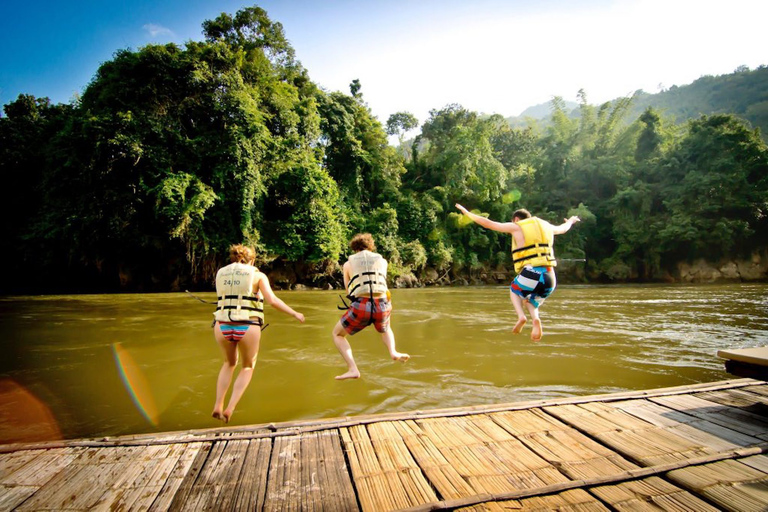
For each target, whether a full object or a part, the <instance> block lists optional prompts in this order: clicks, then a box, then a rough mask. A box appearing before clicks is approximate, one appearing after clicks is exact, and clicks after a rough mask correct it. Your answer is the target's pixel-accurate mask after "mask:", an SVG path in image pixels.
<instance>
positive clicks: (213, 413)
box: [211, 411, 224, 420]
mask: <svg viewBox="0 0 768 512" xmlns="http://www.w3.org/2000/svg"><path fill="white" fill-rule="evenodd" d="M211 416H213V417H214V418H216V419H217V420H223V419H224V417H223V416H222V415H221V411H213V412H212V413H211Z"/></svg>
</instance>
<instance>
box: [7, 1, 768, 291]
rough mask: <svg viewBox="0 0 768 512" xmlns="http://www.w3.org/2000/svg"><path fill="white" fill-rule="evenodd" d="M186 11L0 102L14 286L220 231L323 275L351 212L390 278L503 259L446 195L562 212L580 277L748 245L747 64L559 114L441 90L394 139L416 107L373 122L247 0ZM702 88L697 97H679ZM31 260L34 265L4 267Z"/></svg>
mask: <svg viewBox="0 0 768 512" xmlns="http://www.w3.org/2000/svg"><path fill="white" fill-rule="evenodd" d="M203 28H204V34H205V40H204V41H200V42H194V41H191V42H189V43H187V44H186V45H185V46H184V47H180V46H178V45H175V44H167V45H148V46H146V47H143V48H141V49H139V50H135V51H134V50H120V51H118V52H117V53H115V55H114V58H113V59H112V60H110V61H107V62H105V63H103V64H102V66H101V67H100V68H99V70H98V72H97V73H96V75H95V76H94V78H93V80H92V82H91V83H90V84H89V85H88V87H87V88H86V90H85V92H84V94H83V96H82V99H81V100H80V101H79V102H78V103H77V104H74V105H50V103H49V101H48V100H47V99H45V98H40V99H38V98H34V97H32V96H28V95H21V96H19V98H18V99H17V100H15V101H13V102H11V103H9V104H7V105H5V108H4V111H5V116H4V117H0V174H1V175H2V178H3V180H4V184H5V187H4V190H5V191H6V192H5V197H4V201H3V202H2V208H3V212H2V213H3V215H2V219H3V220H2V223H3V233H4V236H3V237H2V243H3V244H4V247H3V249H5V250H4V251H2V252H3V254H4V258H5V261H4V263H5V268H6V269H8V270H9V274H10V275H11V277H10V278H9V280H8V282H9V283H10V285H13V286H17V287H20V286H21V285H22V284H23V285H24V286H27V287H28V288H29V289H30V290H39V289H43V288H50V287H52V286H61V287H62V289H64V290H72V289H73V285H76V284H80V283H82V284H83V285H84V286H85V285H88V286H91V287H92V288H94V289H100V290H104V289H117V288H123V289H125V288H128V289H142V287H144V288H147V287H150V288H152V287H154V288H156V289H169V288H171V287H176V288H178V287H179V286H182V285H187V284H196V283H197V284H201V285H202V284H204V283H205V284H208V283H210V282H211V279H212V277H213V274H214V272H215V270H216V268H217V267H218V266H219V265H220V264H221V263H222V262H223V256H224V254H225V253H226V248H227V246H228V245H229V244H231V243H234V242H245V243H249V244H252V245H254V246H256V248H257V251H258V252H259V257H260V260H261V261H264V262H268V263H269V264H272V265H289V266H291V265H292V266H294V268H295V269H296V270H297V271H299V272H301V271H309V270H307V269H323V270H322V272H325V273H330V272H333V271H334V270H333V269H336V268H337V263H338V262H339V261H340V259H343V258H344V257H345V253H346V244H347V241H348V239H349V237H350V235H352V234H354V233H356V232H364V231H368V232H370V233H372V234H373V236H374V239H375V241H376V244H377V250H378V251H379V252H380V253H381V254H383V255H384V256H385V257H386V258H387V259H388V260H389V262H390V275H391V277H393V278H394V277H396V276H398V275H401V274H407V273H411V272H414V273H420V272H423V271H424V270H425V269H427V268H432V269H435V270H437V271H438V272H440V274H442V275H444V274H446V273H447V272H449V271H452V272H453V273H454V275H455V274H457V273H461V272H465V273H466V272H475V271H477V270H480V269H483V268H491V267H493V268H497V267H506V268H510V266H511V262H510V258H509V251H510V239H509V236H508V235H505V234H500V233H497V232H494V231H491V230H486V229H483V228H481V227H480V226H477V225H475V224H474V223H472V222H471V221H470V220H469V219H468V218H467V217H465V216H463V215H460V214H459V213H458V212H457V211H456V209H455V207H454V204H455V203H456V202H460V203H462V204H464V205H465V206H467V207H468V208H471V209H472V210H473V211H474V212H476V213H478V214H481V215H484V216H487V217H489V218H491V219H493V220H497V221H501V222H506V221H509V220H511V216H512V213H513V212H514V210H516V209H517V208H521V207H524V208H527V209H529V210H530V211H531V212H532V213H533V214H534V215H537V216H539V217H542V218H545V219H547V220H549V221H551V222H553V223H559V222H561V219H563V218H567V217H569V216H571V215H577V216H579V217H580V218H581V220H582V222H581V223H579V224H577V225H576V227H574V229H572V230H571V231H570V232H569V233H568V234H567V235H565V236H561V237H558V238H557V243H556V253H557V255H558V257H560V258H561V259H568V258H586V259H587V260H588V266H587V268H588V269H589V271H590V272H591V275H590V277H592V278H597V279H605V280H617V281H619V280H626V279H642V280H647V279H655V278H658V277H660V276H662V275H664V273H665V272H667V271H670V270H672V269H674V266H675V265H676V264H677V263H679V262H680V261H682V260H686V259H692V258H701V257H704V258H708V259H710V260H718V259H720V258H724V257H737V256H746V255H749V254H751V253H752V252H753V251H755V250H765V248H766V240H768V213H767V212H768V200H766V198H767V197H768V148H766V145H765V143H764V141H763V139H762V136H761V134H760V132H759V131H758V130H753V129H751V128H750V127H749V124H748V123H746V122H745V121H744V119H745V118H746V119H748V120H750V121H752V122H753V124H754V125H755V126H768V117H766V115H765V114H766V112H768V108H766V105H767V104H768V103H766V101H765V98H764V97H763V96H760V94H761V93H760V92H759V91H764V90H765V89H764V87H763V86H762V85H761V84H762V83H764V82H765V81H764V80H762V79H763V78H764V77H765V73H766V72H768V71H767V70H766V69H765V68H760V69H758V70H755V71H749V70H746V69H742V70H740V71H739V72H738V73H735V74H734V75H729V76H727V77H718V78H714V77H704V78H702V79H701V80H699V81H697V82H695V83H694V84H692V85H691V86H690V87H689V88H687V89H684V88H675V89H670V90H669V91H667V92H665V93H664V94H662V95H659V96H657V98H656V99H657V100H663V101H662V102H661V103H659V102H655V103H653V104H651V103H648V97H647V95H644V94H643V93H638V94H636V95H633V96H632V97H628V98H619V99H618V100H615V101H612V102H607V103H604V104H602V105H599V106H593V105H591V104H589V102H588V101H587V95H586V92H584V91H579V94H578V96H579V104H578V108H577V110H576V111H575V112H572V111H571V107H570V106H569V105H568V104H567V103H566V102H564V101H563V100H562V98H555V99H554V100H553V101H552V103H551V106H550V110H551V122H549V123H543V124H542V125H541V126H539V125H534V124H530V123H529V124H528V126H525V127H522V126H518V127H513V126H510V124H509V123H508V122H507V121H506V120H505V119H503V118H502V117H501V116H498V115H492V116H481V115H478V114H477V113H475V112H471V111H469V110H467V109H465V108H463V107H461V106H460V105H455V104H452V105H447V106H445V107H444V108H442V109H439V110H432V111H431V112H430V117H429V119H427V121H426V122H425V123H424V124H423V125H422V127H421V134H420V135H418V136H417V137H416V138H415V140H414V141H413V143H412V144H411V146H410V147H409V148H407V149H408V150H407V151H405V150H403V147H402V146H403V141H402V136H403V134H404V133H405V132H406V131H409V130H411V129H413V128H415V127H416V126H417V125H418V121H417V120H416V118H415V117H413V116H412V115H411V114H409V113H407V112H398V113H396V114H393V115H392V116H390V118H389V119H388V121H387V123H386V127H385V126H382V124H381V123H380V122H379V121H378V120H377V119H376V118H375V117H374V116H373V115H372V113H371V110H370V109H369V108H368V106H367V105H366V104H365V103H364V101H363V96H362V92H361V91H362V85H361V83H360V81H359V80H354V81H352V83H351V85H350V91H349V94H344V93H341V92H327V91H324V90H323V89H322V88H320V87H318V86H317V85H316V84H314V83H312V81H311V80H310V79H309V76H308V73H307V71H306V70H305V69H303V68H302V66H301V64H300V63H299V61H297V60H296V58H295V53H294V50H293V49H292V48H291V46H290V44H289V42H288V41H287V39H286V38H285V35H284V33H283V28H282V26H281V25H280V23H277V22H273V21H272V20H270V19H269V17H268V16H267V14H266V12H265V11H264V10H263V9H261V8H259V7H255V6H254V7H250V8H245V9H242V10H241V11H239V12H238V13H236V14H235V15H229V14H226V13H222V14H221V15H220V16H218V17H217V18H216V19H214V20H210V21H206V22H205V23H204V24H203ZM761 80H762V82H761ZM718 90H719V92H718ZM690 98H694V100H691V101H689V99H690ZM705 103H706V104H708V105H710V107H711V109H710V110H711V112H712V115H708V116H703V117H697V113H698V112H699V111H707V109H705V108H700V107H697V106H695V105H704V104H705ZM678 107H680V108H678ZM638 109H639V110H638ZM731 113H736V114H738V115H739V116H740V117H737V116H735V115H733V114H731ZM633 116H634V117H633ZM675 116H679V117H677V118H676V117H675ZM761 116H762V117H761ZM691 117H693V119H692V120H691V121H689V122H685V123H681V120H683V119H688V118H691ZM763 118H765V119H763ZM388 135H398V136H399V137H400V139H401V140H400V146H401V150H402V151H401V152H398V151H397V150H396V149H395V148H393V147H391V146H390V145H389V144H388V139H387V136H388ZM30 198H34V200H32V199H30ZM18 212H23V215H19V214H18ZM30 266H34V268H36V269H38V270H39V272H36V276H37V277H36V278H35V279H37V281H34V279H33V280H32V281H27V282H24V283H22V282H21V281H20V279H21V278H18V277H17V275H21V272H18V270H20V269H21V268H22V267H24V268H28V267H30ZM302 269H303V270H302ZM131 276H138V277H137V278H135V280H134V281H131ZM14 280H15V281H14Z"/></svg>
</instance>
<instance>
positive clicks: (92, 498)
mask: <svg viewBox="0 0 768 512" xmlns="http://www.w3.org/2000/svg"><path fill="white" fill-rule="evenodd" d="M91 450H94V451H97V452H101V451H107V452H110V451H112V452H113V451H114V450H109V449H104V448H94V449H89V450H88V451H86V452H85V453H88V452H89V451H91ZM134 454H135V450H131V451H130V452H128V453H123V454H115V453H101V454H100V456H99V457H98V458H97V459H95V460H94V459H93V458H92V457H91V454H88V457H87V458H86V460H85V461H81V462H78V461H79V459H78V460H77V461H75V462H74V463H73V464H70V465H68V466H67V467H66V468H64V469H63V470H62V471H60V472H59V473H58V474H56V476H54V477H53V478H52V479H51V480H50V481H49V482H48V483H46V484H45V485H44V486H43V487H41V488H40V490H39V491H38V492H36V493H35V494H34V495H33V496H32V497H31V498H30V499H28V500H27V501H25V502H24V503H23V504H22V505H21V506H20V507H19V509H18V510H62V509H75V510H86V509H90V508H92V507H93V506H94V505H95V504H96V503H97V502H98V500H99V497H100V496H101V495H102V494H103V493H104V492H105V490H106V489H108V488H109V487H110V486H112V485H113V484H114V483H115V482H116V481H117V480H119V479H120V477H121V471H122V470H123V467H122V464H116V462H117V461H124V460H126V459H127V457H129V456H132V455H134Z"/></svg>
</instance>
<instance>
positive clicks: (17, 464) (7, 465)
mask: <svg viewBox="0 0 768 512" xmlns="http://www.w3.org/2000/svg"><path fill="white" fill-rule="evenodd" d="M41 453H43V452H40V451H37V450H23V451H18V452H11V453H3V454H0V484H4V483H6V482H7V481H8V478H10V477H11V475H13V473H14V472H16V471H18V470H19V469H20V468H23V467H24V466H26V465H27V464H29V463H30V462H31V461H33V460H35V459H36V458H37V457H39V456H40V455H41Z"/></svg>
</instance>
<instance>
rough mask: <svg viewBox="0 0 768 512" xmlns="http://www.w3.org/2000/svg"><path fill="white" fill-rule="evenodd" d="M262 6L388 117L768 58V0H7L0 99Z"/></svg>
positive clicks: (334, 84) (331, 87) (648, 87)
mask: <svg viewBox="0 0 768 512" xmlns="http://www.w3.org/2000/svg"><path fill="white" fill-rule="evenodd" d="M253 5H258V6H259V7H262V8H263V9H265V10H266V11H267V14H268V16H269V17H270V19H271V20H272V21H273V22H280V23H281V24H282V25H283V28H284V31H285V35H286V37H287V39H288V40H289V41H290V43H291V45H292V46H293V48H294V49H295V51H296V57H297V59H298V60H299V61H301V63H302V64H303V66H304V67H305V68H306V69H307V71H308V72H309V76H310V78H311V79H312V81H313V82H315V83H316V84H318V85H319V86H321V87H323V88H324V89H326V90H328V91H342V92H344V93H349V84H350V83H351V82H352V80H354V79H358V80H360V83H361V85H362V89H361V92H362V94H363V99H364V101H365V102H366V103H367V104H368V106H369V107H370V109H371V111H372V113H373V114H374V115H375V116H376V117H377V118H378V119H379V120H380V121H381V122H382V123H385V122H386V120H387V119H388V118H389V116H390V115H391V114H394V113H396V112H403V111H405V112H410V113H412V114H413V115H415V116H416V118H417V119H418V120H419V123H420V124H421V123H423V122H424V121H426V120H427V119H428V118H429V115H430V111H432V110H440V109H442V108H444V107H445V106H447V105H449V104H459V105H461V106H463V107H464V108H467V109H469V110H472V111H475V112H478V113H485V114H493V113H497V114H501V115H503V116H504V117H509V116H517V115H519V114H520V113H522V112H523V111H524V110H525V109H526V108H528V107H530V106H534V105H538V104H542V103H547V102H549V101H551V100H552V98H553V97H554V96H560V97H562V98H563V99H565V100H566V101H576V97H577V94H578V91H579V90H580V89H583V90H584V91H585V92H586V96H587V100H588V101H589V103H592V104H601V103H603V102H605V101H609V100H611V99H614V98H617V97H620V96H627V95H631V94H632V93H633V92H634V91H636V90H638V89H643V90H644V91H646V92H649V93H656V92H659V91H660V90H662V89H664V88H669V87H670V86H672V85H678V86H680V85H685V84H689V83H691V82H693V81H694V80H696V79H697V78H699V77H701V76H704V75H722V74H727V73H731V72H733V71H734V70H735V69H736V68H737V67H739V66H742V65H744V66H747V67H749V68H751V69H754V68H756V67H758V66H761V65H766V64H768V39H766V37H765V35H764V34H765V20H766V19H768V2H767V1H765V0H728V1H723V0H717V1H711V0H378V1H371V0H357V1H353V0H262V1H260V2H258V3H257V2H256V0H252V1H241V0H123V1H120V2H116V1H110V0H80V1H69V2H67V1H62V0H57V1H52V0H37V1H33V2H32V3H26V2H22V1H18V0H15V1H14V0H6V1H5V2H3V3H2V6H0V104H2V105H5V104H7V103H9V102H11V101H13V100H14V99H16V98H17V97H18V95H19V94H32V95H34V96H37V97H43V96H47V97H49V98H50V99H51V101H52V102H54V103H69V102H71V101H74V99H75V98H76V97H77V95H78V94H80V93H82V91H83V90H84V89H85V87H86V86H87V85H88V83H89V82H90V80H91V79H92V78H93V76H94V74H95V72H96V70H97V69H98V67H99V65H100V64H101V63H103V62H106V61H109V60H111V59H112V56H113V54H114V53H115V51H117V50H120V49H125V48H130V49H139V48H141V47H143V46H145V45H147V44H165V43H169V42H174V43H177V44H179V45H184V43H186V42H188V41H200V40H202V39H203V35H202V28H201V25H202V23H203V21H205V20H209V19H214V18H215V17H216V16H218V15H219V14H221V13H222V12H227V13H230V14H235V13H236V12H237V11H238V10H240V9H242V8H244V7H249V6H253Z"/></svg>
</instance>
